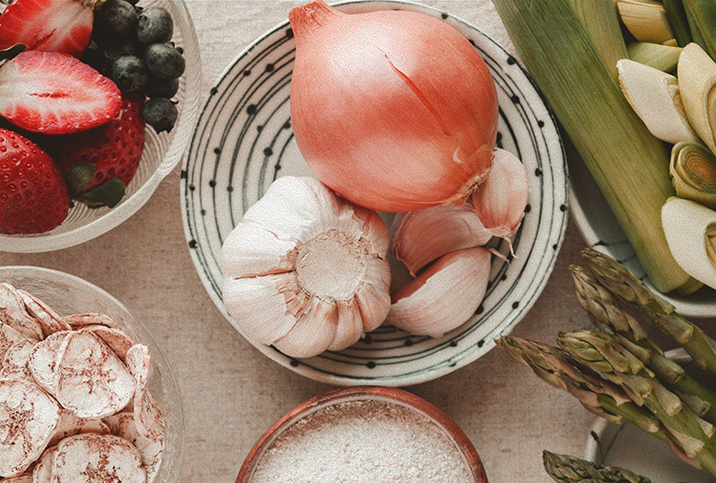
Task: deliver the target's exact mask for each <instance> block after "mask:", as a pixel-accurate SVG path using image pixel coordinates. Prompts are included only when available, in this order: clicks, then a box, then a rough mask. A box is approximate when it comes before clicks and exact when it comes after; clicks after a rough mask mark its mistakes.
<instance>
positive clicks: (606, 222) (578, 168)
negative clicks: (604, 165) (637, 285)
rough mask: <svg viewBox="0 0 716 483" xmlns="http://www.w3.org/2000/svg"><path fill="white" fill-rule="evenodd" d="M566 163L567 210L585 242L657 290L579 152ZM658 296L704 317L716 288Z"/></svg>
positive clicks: (713, 309) (712, 311)
mask: <svg viewBox="0 0 716 483" xmlns="http://www.w3.org/2000/svg"><path fill="white" fill-rule="evenodd" d="M568 166H569V177H570V188H569V203H570V211H571V214H572V217H573V219H574V221H575V223H576V225H577V228H578V230H579V231H580V233H581V234H582V236H583V237H584V239H585V241H586V242H587V244H589V245H590V246H592V247H593V248H595V249H596V250H599V251H601V252H603V253H606V254H607V255H609V256H610V257H612V258H614V259H615V260H617V261H618V262H620V263H621V264H622V265H624V266H625V267H626V268H628V269H629V270H631V271H632V272H633V273H634V274H635V275H636V276H638V277H639V278H640V279H642V280H643V281H644V283H645V284H646V285H647V286H648V287H649V288H650V289H651V290H652V291H654V292H655V293H659V292H658V291H657V290H656V289H655V288H654V286H653V285H652V284H651V282H650V281H649V278H648V277H647V276H646V273H645V271H644V268H643V267H642V266H641V263H640V262H639V259H638V258H637V257H636V254H635V253H634V249H632V247H631V245H630V244H629V241H628V240H627V237H626V235H625V234H624V231H622V229H621V227H620V226H619V222H618V221H617V219H616V218H615V217H614V215H613V214H612V211H611V208H609V205H608V204H607V201H606V199H605V198H604V196H603V195H602V193H601V191H599V188H598V187H597V184H596V182H595V181H594V179H592V177H591V175H590V174H589V171H588V170H587V168H586V166H585V165H584V163H583V162H582V160H581V159H580V158H579V156H578V155H575V156H572V155H570V156H569V157H568ZM660 296H661V297H663V298H664V299H666V300H668V301H669V302H670V303H672V304H673V305H674V306H675V307H676V310H677V311H678V312H679V313H680V314H681V315H683V316H684V317H699V318H703V317H713V316H714V315H716V291H715V290H713V289H711V288H709V287H703V288H701V289H699V290H698V291H696V292H695V293H693V294H691V295H688V296H680V295H678V294H668V295H664V294H660Z"/></svg>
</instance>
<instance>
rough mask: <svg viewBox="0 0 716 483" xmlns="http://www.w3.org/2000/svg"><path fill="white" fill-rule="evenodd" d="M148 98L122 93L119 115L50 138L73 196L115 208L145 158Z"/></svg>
mask: <svg viewBox="0 0 716 483" xmlns="http://www.w3.org/2000/svg"><path fill="white" fill-rule="evenodd" d="M143 104H144V95H142V94H138V93H128V92H124V93H122V107H121V109H120V110H119V113H118V114H117V115H116V116H115V117H114V118H113V119H111V120H110V121H109V122H107V123H105V124H103V125H102V126H99V127H96V128H94V129H90V130H88V131H83V132H80V133H76V134H72V135H69V136H48V137H47V138H46V141H47V144H46V145H45V147H46V149H47V151H48V152H49V153H50V154H51V156H52V157H53V159H54V160H55V161H56V162H57V164H58V166H59V168H60V172H61V173H62V176H63V177H64V178H65V180H66V181H67V185H68V189H69V192H70V196H71V197H72V198H73V199H75V200H78V201H82V202H84V203H86V204H87V205H89V206H109V207H113V206H115V205H116V204H117V203H118V202H119V200H120V199H121V198H122V196H123V195H124V190H125V188H126V186H127V185H129V182H130V181H132V179H133V178H134V175H135V174H136V172H137V168H138V166H139V162H140V160H141V159H142V151H143V149H144V130H145V123H144V119H143V118H142V106H143Z"/></svg>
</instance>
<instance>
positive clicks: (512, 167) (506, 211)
mask: <svg viewBox="0 0 716 483" xmlns="http://www.w3.org/2000/svg"><path fill="white" fill-rule="evenodd" d="M528 200H529V183H528V181H527V172H526V171H525V166H524V165H523V164H522V162H521V161H520V160H519V158H517V156H515V155H514V154H512V153H511V152H509V151H506V150H504V149H499V148H498V149H495V156H494V158H493V161H492V169H491V170H490V173H489V175H488V176H487V178H486V179H485V181H484V182H483V183H482V184H481V185H480V186H478V187H477V189H476V190H475V192H474V193H473V194H472V204H473V206H474V208H475V211H476V212H477V215H478V216H479V217H480V220H481V221H482V224H483V225H484V226H485V228H486V229H487V231H489V232H490V233H492V234H493V235H495V236H497V237H500V238H508V237H510V236H512V235H513V234H514V233H515V232H516V231H517V228H518V227H519V226H520V222H521V221H522V217H523V216H524V214H525V208H526V207H527V202H528Z"/></svg>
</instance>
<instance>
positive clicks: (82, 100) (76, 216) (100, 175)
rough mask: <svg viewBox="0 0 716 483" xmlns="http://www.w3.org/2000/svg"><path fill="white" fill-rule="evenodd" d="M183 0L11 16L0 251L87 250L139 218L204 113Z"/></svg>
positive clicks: (0, 147)
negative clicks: (90, 244)
mask: <svg viewBox="0 0 716 483" xmlns="http://www.w3.org/2000/svg"><path fill="white" fill-rule="evenodd" d="M200 78H201V66H200V56H199V47H198V40H197V37H196V32H195V30H194V25H193V23H192V20H191V17H190V16H189V13H188V10H187V8H186V5H185V4H184V2H183V1H182V0H98V1H94V0H51V1H45V2H36V1H34V0H13V1H12V2H11V3H10V4H9V5H8V6H7V7H5V9H4V10H3V11H2V13H0V98H1V100H0V249H1V250H3V251H13V252H43V251H51V250H57V249H61V248H66V247H70V246H74V245H77V244H80V243H83V242H85V241H87V240H90V239H92V238H94V237H97V236H99V235H101V234H103V233H105V232H107V231H109V230H111V229H112V228H114V227H116V226H117V225H119V224H120V223H122V222H123V221H125V220H126V219H127V218H129V217H130V216H131V215H132V214H134V213H135V212H136V211H137V210H139V208H140V207H141V206H143V205H144V203H145V202H146V201H147V200H148V199H149V197H150V196H151V195H152V194H153V193H154V191H155V190H156V188H157V186H158V185H159V183H160V182H161V181H162V179H164V177H166V175H167V174H169V173H170V172H171V171H172V169H173V168H174V167H175V166H176V165H177V163H178V162H179V160H180V159H181V157H182V155H183V153H184V150H185V148H186V146H187V144H188V142H189V139H190V137H191V133H192V132H193V125H194V121H195V118H196V116H197V112H198V102H199V97H200V96H199V85H200Z"/></svg>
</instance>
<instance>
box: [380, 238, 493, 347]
mask: <svg viewBox="0 0 716 483" xmlns="http://www.w3.org/2000/svg"><path fill="white" fill-rule="evenodd" d="M491 259H492V257H491V254H490V252H489V250H487V249H486V248H482V247H475V248H467V249H464V250H458V251H455V252H451V253H449V254H447V255H445V256H443V257H442V258H440V259H439V260H438V261H436V262H435V263H434V264H433V265H431V266H430V267H429V268H428V269H427V270H425V271H424V272H423V273H422V274H420V275H419V276H418V277H417V278H415V279H413V280H412V281H410V282H408V284H407V285H405V286H404V287H402V288H400V289H399V290H397V291H396V292H395V293H394V294H393V297H392V300H393V304H392V305H391V307H390V312H389V313H388V317H387V321H388V322H389V323H391V324H392V325H393V326H395V327H397V328H399V329H403V330H406V331H408V332H410V333H411V334H416V335H428V336H430V337H440V336H442V335H444V334H445V333H447V332H449V331H450V330H453V329H455V328H457V327H459V326H460V325H462V324H464V323H465V322H466V321H467V320H468V319H469V318H470V317H471V316H472V315H473V314H474V313H475V311H476V310H477V308H478V307H479V306H480V303H481V302H482V299H483V297H484V296H485V292H486V290H487V282H488V280H489V277H490V263H491Z"/></svg>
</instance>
